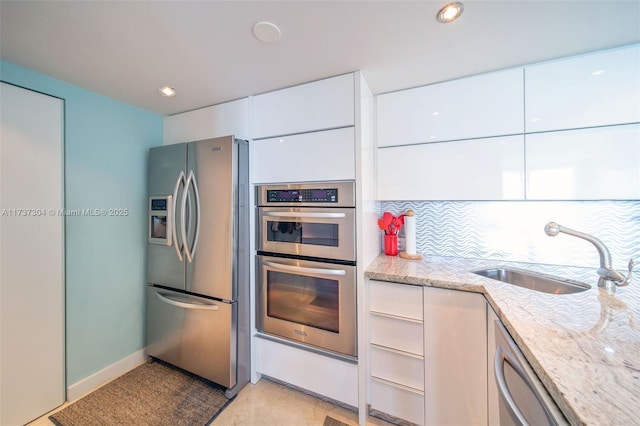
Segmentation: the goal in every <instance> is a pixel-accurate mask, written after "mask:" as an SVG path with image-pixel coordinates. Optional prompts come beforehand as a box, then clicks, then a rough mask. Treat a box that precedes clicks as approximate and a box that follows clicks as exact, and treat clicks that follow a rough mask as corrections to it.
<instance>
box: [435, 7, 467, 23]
mask: <svg viewBox="0 0 640 426" xmlns="http://www.w3.org/2000/svg"><path fill="white" fill-rule="evenodd" d="M462 11H464V5H463V4H462V3H458V2H454V3H449V4H448V5H446V6H445V7H443V8H442V9H440V11H439V12H438V15H437V16H436V19H437V20H438V22H441V23H443V24H448V23H449V22H453V21H455V20H456V19H458V18H459V17H460V15H462Z"/></svg>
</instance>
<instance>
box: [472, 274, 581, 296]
mask: <svg viewBox="0 0 640 426" xmlns="http://www.w3.org/2000/svg"><path fill="white" fill-rule="evenodd" d="M472 272H473V273H474V274H477V275H482V276H483V277H487V278H491V279H493V280H497V281H502V282H505V283H507V284H512V285H517V286H519V287H524V288H528V289H531V290H535V291H541V292H544V293H551V294H570V293H579V292H581V291H585V290H588V289H590V288H591V286H590V285H588V284H583V283H580V282H578V281H573V280H565V279H561V278H555V277H552V276H549V275H545V274H539V273H536V272H529V271H523V270H519V269H506V268H491V269H481V270H479V271H472Z"/></svg>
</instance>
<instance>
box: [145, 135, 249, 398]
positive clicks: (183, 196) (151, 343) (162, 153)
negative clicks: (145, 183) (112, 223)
mask: <svg viewBox="0 0 640 426" xmlns="http://www.w3.org/2000/svg"><path fill="white" fill-rule="evenodd" d="M248 184H249V148H248V143H247V141H244V140H240V139H235V138H234V137H233V136H227V137H223V138H216V139H209V140H204V141H198V142H190V143H182V144H175V145H165V146H161V147H156V148H151V149H150V151H149V216H148V235H149V238H148V250H147V281H148V286H147V321H146V341H147V354H148V355H150V356H152V357H154V358H158V359H160V360H163V361H165V362H168V363H170V364H173V365H175V366H177V367H180V368H182V369H184V370H187V371H189V372H191V373H194V374H197V375H199V376H202V377H204V378H206V379H209V380H211V381H213V382H216V383H218V384H220V385H222V386H224V387H226V388H227V396H228V397H232V396H234V395H235V394H236V393H237V392H238V391H239V390H240V388H242V386H244V385H245V384H246V383H247V382H248V381H249V374H250V372H249V367H250V365H249V363H250V355H249V339H250V334H249V333H250V332H249V257H248V252H249V210H248V207H249V191H248Z"/></svg>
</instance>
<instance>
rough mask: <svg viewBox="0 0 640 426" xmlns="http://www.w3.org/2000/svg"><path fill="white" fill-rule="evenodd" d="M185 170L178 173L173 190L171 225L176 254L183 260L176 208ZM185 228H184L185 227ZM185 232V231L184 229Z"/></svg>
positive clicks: (182, 215) (182, 216)
mask: <svg viewBox="0 0 640 426" xmlns="http://www.w3.org/2000/svg"><path fill="white" fill-rule="evenodd" d="M184 178H185V176H184V171H183V170H180V174H179V175H178V179H177V180H176V186H175V189H174V190H173V206H172V210H173V211H172V216H173V217H172V220H173V223H172V226H171V238H172V240H173V246H174V248H175V249H176V254H177V255H178V259H180V262H182V244H179V242H178V226H177V224H176V223H175V222H176V218H177V216H176V208H177V207H178V190H179V189H180V184H181V183H182V184H183V185H184ZM181 218H182V221H184V212H183V214H181ZM183 229H184V228H183ZM183 232H184V231H183Z"/></svg>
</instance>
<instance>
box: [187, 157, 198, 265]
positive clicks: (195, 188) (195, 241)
mask: <svg viewBox="0 0 640 426" xmlns="http://www.w3.org/2000/svg"><path fill="white" fill-rule="evenodd" d="M189 176H191V177H192V179H191V181H192V182H193V193H194V194H195V196H196V231H195V232H196V235H195V237H194V238H193V247H192V248H191V257H192V258H194V257H195V256H196V249H197V248H198V237H200V191H199V190H198V182H197V181H196V176H195V174H194V173H193V170H191V171H190V172H189Z"/></svg>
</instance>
